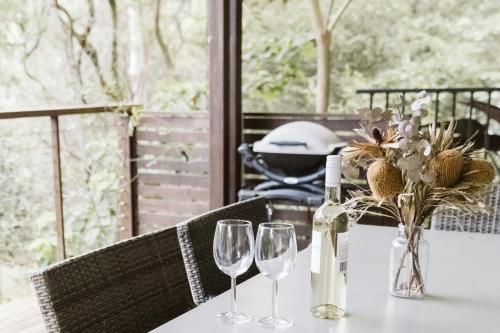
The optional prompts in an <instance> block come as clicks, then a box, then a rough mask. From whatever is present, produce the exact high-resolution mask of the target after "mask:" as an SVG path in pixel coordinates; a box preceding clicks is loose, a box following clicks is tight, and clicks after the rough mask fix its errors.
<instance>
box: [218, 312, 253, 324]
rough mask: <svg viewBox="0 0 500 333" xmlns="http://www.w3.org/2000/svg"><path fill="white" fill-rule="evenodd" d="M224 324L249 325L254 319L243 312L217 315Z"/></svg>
mask: <svg viewBox="0 0 500 333" xmlns="http://www.w3.org/2000/svg"><path fill="white" fill-rule="evenodd" d="M215 316H216V317H217V319H219V320H220V321H221V322H223V323H229V324H240V323H247V322H249V321H250V320H252V317H250V316H249V315H246V314H244V313H241V312H222V313H218V314H216V315H215Z"/></svg>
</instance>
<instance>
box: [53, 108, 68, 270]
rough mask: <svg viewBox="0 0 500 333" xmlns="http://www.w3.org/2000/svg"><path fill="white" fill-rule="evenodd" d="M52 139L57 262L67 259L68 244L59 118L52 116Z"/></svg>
mask: <svg viewBox="0 0 500 333" xmlns="http://www.w3.org/2000/svg"><path fill="white" fill-rule="evenodd" d="M50 125H51V138H52V170H53V173H54V175H53V179H54V199H55V209H56V235H57V250H56V258H57V260H63V259H65V258H66V244H65V242H64V207H63V190H62V175H61V147H60V142H59V117H58V116H50Z"/></svg>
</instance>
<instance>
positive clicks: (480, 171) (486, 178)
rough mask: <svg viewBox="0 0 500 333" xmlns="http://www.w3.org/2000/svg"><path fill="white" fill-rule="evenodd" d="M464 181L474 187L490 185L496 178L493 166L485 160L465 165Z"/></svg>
mask: <svg viewBox="0 0 500 333" xmlns="http://www.w3.org/2000/svg"><path fill="white" fill-rule="evenodd" d="M462 174H463V176H462V179H463V180H465V181H470V182H473V183H474V185H480V186H481V185H488V184H490V183H491V182H492V181H493V179H494V178H495V168H494V167H493V164H491V162H489V161H485V160H470V161H468V162H467V163H466V164H465V165H464V170H463V173H462Z"/></svg>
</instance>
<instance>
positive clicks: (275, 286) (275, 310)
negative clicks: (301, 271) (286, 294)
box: [273, 280, 278, 318]
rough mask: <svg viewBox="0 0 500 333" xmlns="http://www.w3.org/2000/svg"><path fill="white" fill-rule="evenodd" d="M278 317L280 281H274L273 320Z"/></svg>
mask: <svg viewBox="0 0 500 333" xmlns="http://www.w3.org/2000/svg"><path fill="white" fill-rule="evenodd" d="M277 317H278V281H277V280H273V318H277Z"/></svg>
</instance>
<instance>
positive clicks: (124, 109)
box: [0, 104, 139, 260]
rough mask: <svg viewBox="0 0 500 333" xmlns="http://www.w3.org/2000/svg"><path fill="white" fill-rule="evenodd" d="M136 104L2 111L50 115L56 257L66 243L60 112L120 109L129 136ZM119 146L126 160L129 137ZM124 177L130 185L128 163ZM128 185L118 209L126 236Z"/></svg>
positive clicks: (0, 116) (7, 115) (2, 115)
mask: <svg viewBox="0 0 500 333" xmlns="http://www.w3.org/2000/svg"><path fill="white" fill-rule="evenodd" d="M138 106H139V105H135V104H116V105H106V106H101V105H98V106H90V105H83V106H75V107H57V108H40V109H29V110H15V111H1V112H0V120H4V121H5V120H12V119H19V118H39V117H49V118H50V126H51V130H50V132H51V152H52V170H53V182H54V200H55V202H54V204H55V213H56V237H57V249H56V257H57V260H62V259H64V258H66V245H65V239H64V205H63V189H62V175H61V147H60V129H59V118H60V117H62V116H70V115H83V114H97V113H105V112H120V113H121V114H123V115H124V117H123V121H122V123H121V124H120V126H121V128H122V129H121V131H122V132H121V135H122V136H128V122H129V119H128V118H129V117H130V116H131V114H132V110H133V109H134V108H135V107H138ZM124 142H126V143H125V144H124V146H123V147H122V149H123V150H124V154H126V158H127V161H128V159H129V156H128V155H129V154H130V153H129V151H130V147H129V143H128V140H125V141H124ZM125 168H126V170H124V172H125V179H124V184H126V185H127V186H128V187H130V179H131V172H130V164H129V163H125ZM132 196H133V195H131V189H130V188H129V189H128V191H125V192H124V193H123V194H122V198H123V202H124V204H123V205H122V207H121V209H122V210H123V216H124V217H123V219H122V227H123V231H122V237H124V238H127V237H130V236H132V230H133V229H132V228H133V221H132V219H133V217H132V203H131V202H130V201H131V197H132Z"/></svg>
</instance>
